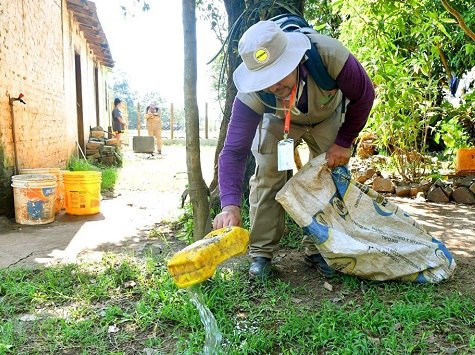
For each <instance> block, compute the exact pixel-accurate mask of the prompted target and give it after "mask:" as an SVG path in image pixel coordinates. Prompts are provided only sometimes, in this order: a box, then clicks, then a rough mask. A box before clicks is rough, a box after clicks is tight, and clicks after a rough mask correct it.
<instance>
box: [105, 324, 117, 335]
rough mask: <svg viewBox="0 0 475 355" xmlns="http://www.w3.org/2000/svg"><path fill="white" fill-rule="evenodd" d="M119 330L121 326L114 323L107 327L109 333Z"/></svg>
mask: <svg viewBox="0 0 475 355" xmlns="http://www.w3.org/2000/svg"><path fill="white" fill-rule="evenodd" d="M118 331H119V327H116V326H115V324H114V325H109V328H108V329H107V333H117V332H118Z"/></svg>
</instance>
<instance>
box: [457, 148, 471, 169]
mask: <svg viewBox="0 0 475 355" xmlns="http://www.w3.org/2000/svg"><path fill="white" fill-rule="evenodd" d="M455 173H456V174H457V175H469V174H472V173H475V148H461V149H459V150H458V151H457V161H456V164H455Z"/></svg>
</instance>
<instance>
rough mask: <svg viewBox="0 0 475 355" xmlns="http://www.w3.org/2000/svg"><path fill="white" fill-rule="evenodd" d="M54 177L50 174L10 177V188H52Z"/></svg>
mask: <svg viewBox="0 0 475 355" xmlns="http://www.w3.org/2000/svg"><path fill="white" fill-rule="evenodd" d="M54 186H56V176H54V175H52V174H25V175H14V176H12V187H54Z"/></svg>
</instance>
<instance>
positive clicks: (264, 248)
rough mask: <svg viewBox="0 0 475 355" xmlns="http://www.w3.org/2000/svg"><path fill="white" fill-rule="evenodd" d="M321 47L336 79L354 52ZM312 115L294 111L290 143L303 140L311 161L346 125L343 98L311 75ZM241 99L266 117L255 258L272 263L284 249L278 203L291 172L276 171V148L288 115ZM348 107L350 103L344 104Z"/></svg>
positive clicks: (256, 181)
mask: <svg viewBox="0 0 475 355" xmlns="http://www.w3.org/2000/svg"><path fill="white" fill-rule="evenodd" d="M309 37H310V39H311V41H312V42H313V43H317V46H318V50H319V53H320V56H321V58H322V60H323V62H324V64H325V67H326V68H327V71H328V73H329V74H330V75H331V76H332V77H333V78H336V77H337V76H338V74H339V73H340V71H341V69H342V68H343V65H344V64H345V62H346V60H347V59H348V56H349V52H348V50H347V49H346V48H344V47H343V46H342V45H341V43H340V42H338V41H336V40H334V39H332V38H329V37H326V36H322V35H319V34H316V35H311V36H309ZM300 85H301V86H303V85H305V86H306V87H304V90H307V102H308V113H302V112H300V111H299V110H298V109H296V108H294V109H293V110H292V113H291V119H290V123H291V124H290V130H289V135H288V137H289V138H293V139H294V142H298V141H299V139H303V140H304V141H305V142H306V143H307V145H308V147H309V150H310V158H312V157H315V156H317V155H319V154H321V153H324V152H326V151H327V150H328V148H330V146H331V145H332V144H333V143H334V142H335V138H336V136H337V134H338V130H339V128H340V126H341V125H342V123H343V121H344V113H343V112H344V110H343V109H342V108H343V107H345V105H344V104H343V101H342V100H343V95H342V93H341V91H339V90H332V91H325V90H322V89H320V88H319V87H318V86H317V85H316V84H315V82H314V80H313V79H312V77H311V76H310V74H308V75H307V81H306V84H303V81H302V82H301V84H300ZM237 97H238V98H239V100H241V101H242V102H243V103H244V104H246V105H247V106H249V107H250V108H251V109H252V110H254V111H255V112H258V113H261V114H263V118H262V121H261V122H260V124H259V127H258V129H257V132H256V135H255V137H254V141H253V143H252V153H253V155H254V157H255V160H256V170H255V173H254V175H253V176H252V177H251V179H250V195H249V203H250V219H251V235H250V255H251V256H252V257H256V256H262V257H266V258H272V257H273V253H274V252H275V251H276V250H277V249H278V247H279V241H280V239H281V238H282V235H283V232H284V223H285V218H284V217H285V215H284V209H283V208H282V207H281V205H280V204H279V203H278V202H277V201H276V200H275V195H276V194H277V192H278V191H279V190H280V189H281V188H282V187H283V186H284V184H285V183H286V182H287V172H286V171H281V172H280V171H278V170H277V143H278V142H279V141H280V140H282V139H283V133H284V115H285V113H284V110H283V109H282V101H281V100H277V103H276V106H277V110H276V112H275V114H270V113H264V111H265V106H264V104H263V103H262V101H261V100H260V99H259V96H258V95H257V94H256V93H249V94H244V93H238V95H237ZM345 104H346V102H345ZM302 243H303V246H304V250H305V254H306V255H312V254H316V253H318V250H317V248H316V247H315V244H314V243H313V242H311V241H310V240H309V239H308V238H304V240H303V242H302Z"/></svg>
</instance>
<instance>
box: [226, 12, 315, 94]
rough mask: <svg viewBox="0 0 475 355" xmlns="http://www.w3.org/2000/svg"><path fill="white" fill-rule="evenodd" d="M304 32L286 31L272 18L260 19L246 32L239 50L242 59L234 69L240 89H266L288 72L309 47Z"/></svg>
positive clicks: (235, 80)
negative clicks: (268, 19) (271, 19)
mask: <svg viewBox="0 0 475 355" xmlns="http://www.w3.org/2000/svg"><path fill="white" fill-rule="evenodd" d="M310 45H311V44H310V40H309V39H308V37H307V36H306V35H305V34H303V33H298V32H284V31H282V29H281V28H280V27H279V26H278V25H277V24H276V23H275V22H273V21H260V22H258V23H256V24H254V25H252V26H251V27H249V29H248V30H247V31H246V32H244V34H243V35H242V37H241V39H240V40H239V45H238V50H239V55H240V56H241V58H242V60H243V63H241V64H240V65H239V66H238V67H237V68H236V70H235V71H234V73H233V79H234V84H235V85H236V88H237V89H238V90H239V91H240V92H244V93H248V92H255V91H260V90H263V89H266V88H268V87H270V86H272V85H274V84H275V83H277V82H279V81H280V80H282V79H283V78H285V77H286V76H287V75H289V74H290V73H291V72H292V71H293V70H294V69H295V68H296V67H297V65H298V64H299V63H300V61H301V60H302V58H303V56H304V54H305V52H306V51H307V50H308V49H310Z"/></svg>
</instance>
